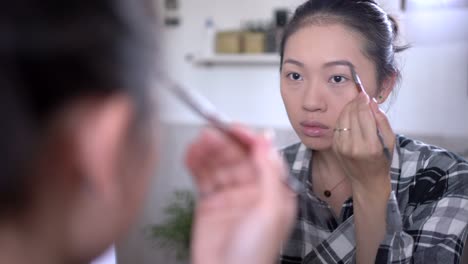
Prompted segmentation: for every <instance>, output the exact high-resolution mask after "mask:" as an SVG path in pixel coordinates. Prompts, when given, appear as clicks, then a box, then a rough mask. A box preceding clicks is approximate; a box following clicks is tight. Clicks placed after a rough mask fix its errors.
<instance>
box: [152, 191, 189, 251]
mask: <svg viewBox="0 0 468 264" xmlns="http://www.w3.org/2000/svg"><path fill="white" fill-rule="evenodd" d="M194 210H195V198H194V196H193V194H192V192H190V191H186V190H183V191H176V192H175V193H174V197H173V200H172V201H171V203H170V204H169V205H168V206H167V207H166V208H165V209H164V211H165V213H166V216H167V218H166V220H165V221H164V222H163V223H162V224H159V225H151V226H150V228H149V231H150V237H151V238H152V239H153V240H154V241H155V242H157V244H158V245H159V246H161V247H163V248H167V249H170V250H174V252H175V254H176V257H177V259H178V260H187V259H188V257H189V255H190V239H191V232H192V221H193V214H194Z"/></svg>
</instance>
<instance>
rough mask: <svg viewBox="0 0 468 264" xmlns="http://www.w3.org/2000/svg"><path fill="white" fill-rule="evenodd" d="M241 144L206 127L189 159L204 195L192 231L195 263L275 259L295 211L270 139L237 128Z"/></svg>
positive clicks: (294, 204)
mask: <svg viewBox="0 0 468 264" xmlns="http://www.w3.org/2000/svg"><path fill="white" fill-rule="evenodd" d="M231 132H232V134H233V136H234V137H236V139H237V140H240V141H241V142H242V147H241V144H239V142H236V141H234V140H232V139H230V138H228V137H226V136H224V135H223V134H221V133H219V132H217V131H215V130H207V131H204V132H203V133H202V134H201V136H200V137H199V138H198V139H196V140H195V142H194V143H193V144H192V145H191V146H190V147H189V150H188V153H187V158H186V163H187V165H188V168H189V170H190V171H191V173H192V174H193V176H194V180H195V183H196V186H197V188H198V190H199V193H200V197H199V201H198V204H197V208H196V212H195V221H194V228H193V233H192V244H191V251H192V263H195V264H211V263H213V264H215V263H216V264H219V263H226V264H229V263H232V264H238V263H265V264H266V263H268V264H270V263H274V261H275V259H276V257H277V256H278V254H279V252H280V251H279V250H280V244H281V242H282V241H284V240H285V239H287V236H288V234H289V232H290V229H291V227H292V224H293V220H294V217H295V212H296V203H297V202H296V196H295V195H294V194H293V193H292V192H291V191H290V190H289V189H288V188H287V187H286V186H285V185H284V184H283V183H282V179H281V177H285V167H284V164H283V162H282V159H281V158H280V157H279V154H278V153H276V151H275V150H274V149H273V147H272V146H271V144H270V142H269V141H268V140H267V139H265V138H264V137H262V136H257V135H254V134H252V133H250V132H248V131H247V130H246V129H241V128H233V129H232V131H231Z"/></svg>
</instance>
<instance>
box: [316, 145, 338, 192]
mask: <svg viewBox="0 0 468 264" xmlns="http://www.w3.org/2000/svg"><path fill="white" fill-rule="evenodd" d="M312 168H313V170H314V173H313V175H317V174H320V176H322V177H321V178H322V181H325V184H327V185H328V186H332V185H334V184H336V183H338V182H339V181H341V180H343V178H345V177H346V173H345V171H344V170H343V168H342V166H341V164H340V162H339V160H338V158H337V157H336V155H335V153H334V152H333V150H324V151H314V154H313V158H312ZM324 175H327V176H326V177H323V176H324Z"/></svg>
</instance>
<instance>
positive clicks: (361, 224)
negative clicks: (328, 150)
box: [333, 92, 395, 264]
mask: <svg viewBox="0 0 468 264" xmlns="http://www.w3.org/2000/svg"><path fill="white" fill-rule="evenodd" d="M337 128H350V129H351V130H349V131H341V132H339V131H337V132H335V136H334V146H333V148H334V150H335V153H336V154H337V156H338V159H339V160H340V163H341V165H342V167H343V169H344V170H345V172H346V174H347V175H348V177H349V179H350V182H351V188H352V192H353V210H354V224H355V234H356V263H363V264H367V263H369V264H370V263H375V258H376V255H377V251H378V248H379V246H380V244H381V242H382V240H383V239H384V237H385V233H386V216H387V202H388V199H389V196H390V193H391V190H392V189H391V182H390V165H391V161H389V160H387V157H386V156H385V155H384V151H383V146H382V143H381V142H380V141H379V138H378V136H377V128H378V129H379V130H380V132H381V135H382V138H383V141H384V143H385V145H386V146H387V147H388V148H389V150H390V153H393V148H394V146H395V134H394V133H393V131H392V128H391V127H390V123H389V122H388V119H387V117H386V116H385V114H384V113H383V112H382V111H380V109H379V107H378V105H377V103H376V102H375V101H370V100H369V96H368V95H367V94H365V93H364V92H363V93H360V94H359V96H357V97H356V98H355V99H354V100H353V101H351V102H350V103H349V104H348V105H347V106H346V107H345V108H344V110H343V111H342V113H341V116H340V118H339V120H338V122H337Z"/></svg>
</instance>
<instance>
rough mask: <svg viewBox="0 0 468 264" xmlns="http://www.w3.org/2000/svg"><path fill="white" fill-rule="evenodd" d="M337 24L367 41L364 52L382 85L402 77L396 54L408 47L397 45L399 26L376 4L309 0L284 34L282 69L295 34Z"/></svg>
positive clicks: (355, 0)
mask: <svg viewBox="0 0 468 264" xmlns="http://www.w3.org/2000/svg"><path fill="white" fill-rule="evenodd" d="M336 22H339V23H343V25H346V26H347V27H349V28H350V29H351V30H354V31H356V32H359V33H360V34H362V36H363V37H364V39H365V40H366V41H367V43H366V44H367V45H366V47H365V50H364V52H365V55H366V56H368V57H369V58H370V59H371V60H372V61H373V62H374V63H375V66H376V69H377V72H376V74H377V80H378V81H379V83H380V82H381V81H383V80H385V79H386V78H387V77H389V76H391V75H393V74H397V77H399V71H398V69H397V66H396V61H395V53H398V52H400V51H403V50H405V49H407V48H408V46H397V45H396V44H395V42H396V40H397V36H398V25H397V23H396V21H395V20H394V19H393V18H392V17H391V16H389V15H388V14H387V13H386V12H385V11H384V10H382V8H380V7H379V5H378V4H377V3H376V2H375V1H374V0H309V1H307V2H305V3H304V4H302V5H301V6H299V7H298V8H297V9H296V11H295V13H294V16H293V18H292V19H291V21H290V22H289V23H288V25H287V26H286V28H285V31H284V35H283V38H282V41H281V49H280V55H281V65H282V63H283V56H284V49H285V46H286V43H287V41H288V39H289V37H290V36H291V35H292V34H294V33H295V32H297V31H298V30H299V29H301V28H302V27H304V26H307V25H310V24H315V23H336Z"/></svg>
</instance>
